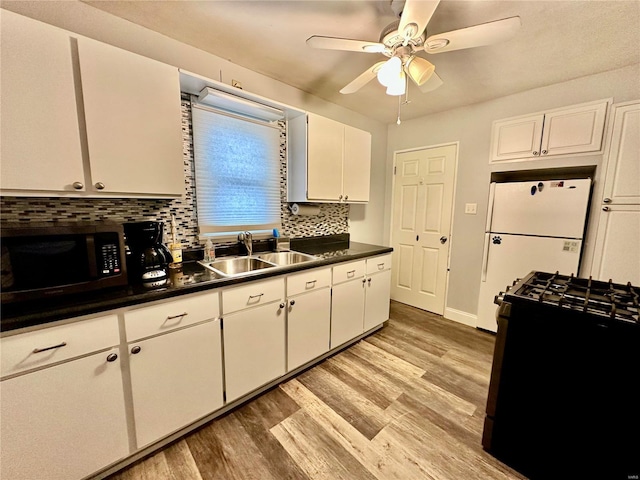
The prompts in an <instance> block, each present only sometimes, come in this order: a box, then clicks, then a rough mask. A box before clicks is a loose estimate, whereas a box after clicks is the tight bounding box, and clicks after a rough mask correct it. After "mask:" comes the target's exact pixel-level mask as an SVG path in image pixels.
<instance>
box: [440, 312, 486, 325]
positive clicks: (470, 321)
mask: <svg viewBox="0 0 640 480" xmlns="http://www.w3.org/2000/svg"><path fill="white" fill-rule="evenodd" d="M443 316H444V318H446V319H447V320H453V321H454V322H458V323H462V324H464V325H468V326H470V327H475V326H476V325H478V317H477V315H473V314H471V313H467V312H463V311H462V310H456V309H455V308H449V307H445V309H444V315H443Z"/></svg>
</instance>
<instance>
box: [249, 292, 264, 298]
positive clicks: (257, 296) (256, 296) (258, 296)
mask: <svg viewBox="0 0 640 480" xmlns="http://www.w3.org/2000/svg"><path fill="white" fill-rule="evenodd" d="M263 295H264V293H259V294H258V295H249V300H251V299H252V298H260V297H261V296H263Z"/></svg>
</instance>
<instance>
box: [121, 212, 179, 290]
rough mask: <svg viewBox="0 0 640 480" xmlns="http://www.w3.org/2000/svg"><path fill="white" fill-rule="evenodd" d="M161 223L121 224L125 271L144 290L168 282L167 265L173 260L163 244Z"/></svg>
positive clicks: (162, 225)
mask: <svg viewBox="0 0 640 480" xmlns="http://www.w3.org/2000/svg"><path fill="white" fill-rule="evenodd" d="M163 231H164V224H163V223H162V222H149V221H148V222H133V223H125V224H124V234H125V238H126V244H127V249H128V250H127V268H128V269H129V272H130V277H129V278H130V279H131V280H133V281H135V282H136V283H142V285H144V286H146V287H158V286H163V285H166V284H167V283H168V280H169V272H168V267H169V264H170V263H172V262H173V257H172V256H171V253H170V252H169V249H167V247H165V246H164V244H163V243H162V235H163Z"/></svg>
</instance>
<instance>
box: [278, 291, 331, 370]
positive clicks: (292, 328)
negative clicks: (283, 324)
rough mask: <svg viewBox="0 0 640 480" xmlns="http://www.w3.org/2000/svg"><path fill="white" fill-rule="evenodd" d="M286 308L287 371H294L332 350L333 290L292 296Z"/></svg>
mask: <svg viewBox="0 0 640 480" xmlns="http://www.w3.org/2000/svg"><path fill="white" fill-rule="evenodd" d="M292 302H293V304H292ZM287 309H288V312H287V371H291V370H293V369H295V368H297V367H299V366H300V365H303V364H305V363H307V362H309V361H311V360H313V359H314V358H316V357H319V356H320V355H322V354H323V353H325V352H328V351H329V327H330V324H331V289H329V288H323V289H321V290H317V291H314V292H310V293H304V294H302V295H297V296H295V297H291V298H289V302H288V305H287Z"/></svg>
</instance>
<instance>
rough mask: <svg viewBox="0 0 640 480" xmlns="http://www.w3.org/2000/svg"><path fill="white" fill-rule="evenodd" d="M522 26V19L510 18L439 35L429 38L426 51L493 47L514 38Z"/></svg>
mask: <svg viewBox="0 0 640 480" xmlns="http://www.w3.org/2000/svg"><path fill="white" fill-rule="evenodd" d="M520 25H521V22H520V17H509V18H505V19H503V20H496V21H495V22H489V23H482V24H480V25H475V26H473V27H467V28H461V29H460V30H453V31H451V32H445V33H439V34H437V35H432V36H430V37H429V38H427V40H426V41H425V46H424V51H425V52H427V53H442V52H450V51H452V50H462V49H463V48H471V47H481V46H483V45H491V44H492V43H498V42H501V41H503V40H507V39H509V38H511V37H512V36H514V35H515V34H516V32H517V31H518V29H519V28H520Z"/></svg>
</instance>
